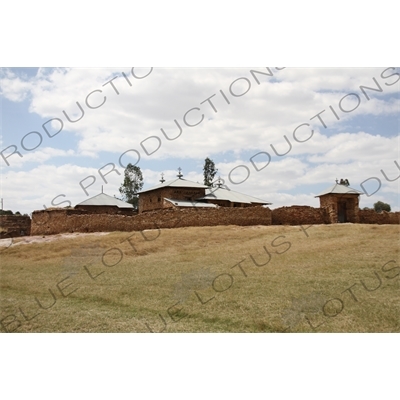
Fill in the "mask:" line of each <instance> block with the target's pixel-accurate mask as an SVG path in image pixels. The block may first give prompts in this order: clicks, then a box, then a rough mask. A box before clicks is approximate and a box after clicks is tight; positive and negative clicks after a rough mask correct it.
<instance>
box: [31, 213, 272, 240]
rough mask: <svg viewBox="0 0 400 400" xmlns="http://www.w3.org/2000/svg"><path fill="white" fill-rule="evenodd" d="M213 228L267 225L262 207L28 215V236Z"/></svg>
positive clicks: (268, 219) (268, 220)
mask: <svg viewBox="0 0 400 400" xmlns="http://www.w3.org/2000/svg"><path fill="white" fill-rule="evenodd" d="M216 225H240V226H249V225H271V210H270V209H269V208H264V207H248V208H226V207H221V208H213V209H193V208H191V209H174V208H171V209H165V210H157V211H149V212H146V213H143V214H138V215H133V216H128V215H118V214H114V215H111V214H87V213H84V212H83V211H80V210H41V211H35V212H33V214H32V229H31V233H32V235H54V234H58V233H72V232H112V231H128V232H129V231H141V230H145V229H158V228H177V227H186V226H216Z"/></svg>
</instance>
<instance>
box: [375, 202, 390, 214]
mask: <svg viewBox="0 0 400 400" xmlns="http://www.w3.org/2000/svg"><path fill="white" fill-rule="evenodd" d="M374 210H375V211H376V212H378V213H380V212H382V211H387V212H390V210H391V208H390V205H389V204H387V203H384V202H383V201H377V202H376V203H375V204H374Z"/></svg>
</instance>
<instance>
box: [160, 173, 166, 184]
mask: <svg viewBox="0 0 400 400" xmlns="http://www.w3.org/2000/svg"><path fill="white" fill-rule="evenodd" d="M160 182H161V183H164V182H165V179H164V172H162V173H161V179H160Z"/></svg>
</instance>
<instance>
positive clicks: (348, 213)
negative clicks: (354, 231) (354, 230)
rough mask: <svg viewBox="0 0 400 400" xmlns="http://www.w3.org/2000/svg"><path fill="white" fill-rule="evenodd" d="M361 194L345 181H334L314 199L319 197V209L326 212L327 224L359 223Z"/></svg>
mask: <svg viewBox="0 0 400 400" xmlns="http://www.w3.org/2000/svg"><path fill="white" fill-rule="evenodd" d="M361 194H363V193H362V192H359V191H358V190H356V189H352V188H351V187H350V186H349V181H348V180H347V179H341V180H340V183H339V182H338V181H337V180H336V183H335V184H334V185H333V186H330V187H329V188H327V189H326V190H324V191H323V192H321V193H320V194H318V195H317V196H315V197H319V202H320V207H321V208H325V209H327V211H328V215H329V222H330V223H331V224H336V223H337V222H353V223H357V222H359V197H360V195H361Z"/></svg>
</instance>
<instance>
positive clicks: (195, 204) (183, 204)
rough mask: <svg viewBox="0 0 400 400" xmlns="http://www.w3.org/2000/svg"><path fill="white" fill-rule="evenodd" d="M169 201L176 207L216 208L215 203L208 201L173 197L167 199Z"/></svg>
mask: <svg viewBox="0 0 400 400" xmlns="http://www.w3.org/2000/svg"><path fill="white" fill-rule="evenodd" d="M165 200H168V201H169V202H170V203H172V204H174V205H175V206H177V207H200V208H204V207H205V208H217V206H216V205H215V204H209V203H200V202H199V201H189V200H174V199H167V198H165Z"/></svg>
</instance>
